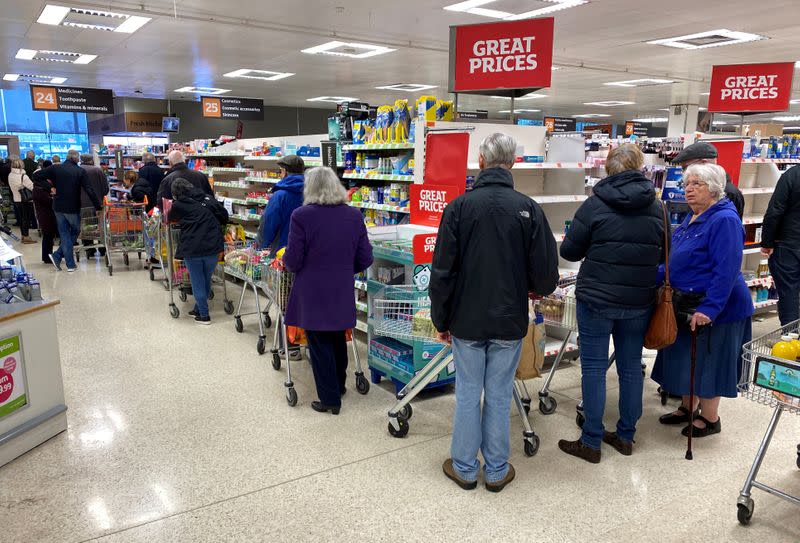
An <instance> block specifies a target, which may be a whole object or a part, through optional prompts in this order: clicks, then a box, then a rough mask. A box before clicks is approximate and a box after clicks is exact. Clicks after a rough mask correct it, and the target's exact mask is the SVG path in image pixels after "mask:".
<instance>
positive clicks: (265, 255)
mask: <svg viewBox="0 0 800 543" xmlns="http://www.w3.org/2000/svg"><path fill="white" fill-rule="evenodd" d="M270 263H271V259H270V256H269V251H268V250H264V251H259V250H257V249H255V248H254V247H253V246H252V244H250V245H249V246H242V244H241V243H239V244H238V248H237V244H235V243H227V242H226V250H225V273H228V274H230V275H233V276H237V277H240V278H247V279H251V280H253V281H261V279H262V278H264V277H265V276H266V274H265V273H264V267H266V266H268V265H270Z"/></svg>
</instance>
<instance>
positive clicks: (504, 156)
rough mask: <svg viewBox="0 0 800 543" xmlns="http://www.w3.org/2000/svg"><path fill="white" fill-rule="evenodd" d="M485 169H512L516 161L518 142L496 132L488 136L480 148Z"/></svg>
mask: <svg viewBox="0 0 800 543" xmlns="http://www.w3.org/2000/svg"><path fill="white" fill-rule="evenodd" d="M478 152H479V153H480V155H481V156H482V157H483V167H484V169H485V168H511V167H512V166H513V165H514V162H515V161H516V155H517V141H516V140H515V139H514V138H512V137H511V136H509V135H507V134H502V133H500V132H495V133H494V134H490V135H488V136H486V137H485V138H484V139H483V141H482V142H481V146H480V147H479V148H478Z"/></svg>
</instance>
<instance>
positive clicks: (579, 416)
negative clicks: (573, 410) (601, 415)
mask: <svg viewBox="0 0 800 543" xmlns="http://www.w3.org/2000/svg"><path fill="white" fill-rule="evenodd" d="M585 422H586V415H584V414H583V413H581V412H578V414H577V415H575V424H577V425H578V428H583V424H584V423H585Z"/></svg>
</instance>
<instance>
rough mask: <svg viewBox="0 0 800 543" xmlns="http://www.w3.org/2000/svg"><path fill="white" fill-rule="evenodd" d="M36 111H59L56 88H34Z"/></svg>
mask: <svg viewBox="0 0 800 543" xmlns="http://www.w3.org/2000/svg"><path fill="white" fill-rule="evenodd" d="M33 107H34V109H52V110H54V111H55V110H57V109H58V98H57V97H56V89H55V88H54V87H33Z"/></svg>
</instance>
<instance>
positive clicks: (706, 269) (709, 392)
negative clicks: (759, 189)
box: [652, 164, 753, 437]
mask: <svg viewBox="0 0 800 543" xmlns="http://www.w3.org/2000/svg"><path fill="white" fill-rule="evenodd" d="M684 186H685V189H686V202H687V203H688V204H689V207H690V208H691V210H692V215H691V216H689V217H687V219H686V220H685V221H684V222H683V224H681V225H680V226H679V227H678V228H676V229H675V232H674V233H673V235H672V251H671V254H670V259H669V264H670V279H671V282H672V286H673V288H674V289H675V300H674V304H675V312H676V317H677V319H678V325H679V329H678V339H677V341H675V343H674V344H673V345H671V346H670V347H667V348H666V349H663V350H662V351H661V352H659V353H658V357H657V358H656V363H655V366H654V367H653V375H652V377H653V379H654V380H655V381H656V382H658V383H659V384H660V385H661V387H662V388H663V389H664V390H667V391H669V392H670V393H672V394H679V395H681V396H682V402H681V406H680V407H678V409H677V411H675V412H673V413H669V414H667V415H664V416H662V417H661V418H660V419H659V422H661V423H662V424H686V427H685V428H684V429H683V435H689V431H690V428H689V426H688V422H689V411H690V409H691V410H696V412H695V413H696V416H695V418H694V428H693V429H691V431H692V436H693V437H705V436H709V435H712V434H717V433H719V432H720V431H721V430H722V422H721V420H720V417H719V404H720V399H721V398H722V397H726V398H735V397H736V393H737V389H736V386H737V383H738V380H739V368H740V361H741V353H742V345H743V344H744V343H746V342H747V341H749V340H750V337H751V326H750V317H751V315H752V314H753V303H752V300H751V297H750V291H749V290H748V288H747V285H746V284H745V282H744V278H743V277H742V273H741V265H742V248H743V246H744V239H745V234H744V228H743V227H742V222H741V220H740V219H739V215H738V214H737V212H736V208H735V207H734V205H733V204H732V203H731V202H730V201H729V200H727V199H726V198H725V170H723V169H722V168H721V167H720V166H717V165H716V164H696V165H693V166H690V167H689V168H688V169H687V170H686V172H685V173H684ZM662 271H663V270H662ZM692 330H695V331H697V333H698V335H697V347H696V355H697V358H696V362H697V363H696V370H695V390H694V393H695V397H696V398H695V399H696V402H695V405H689V380H690V363H691V360H690V356H691V352H690V350H691V334H692ZM698 403H699V405H698Z"/></svg>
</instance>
